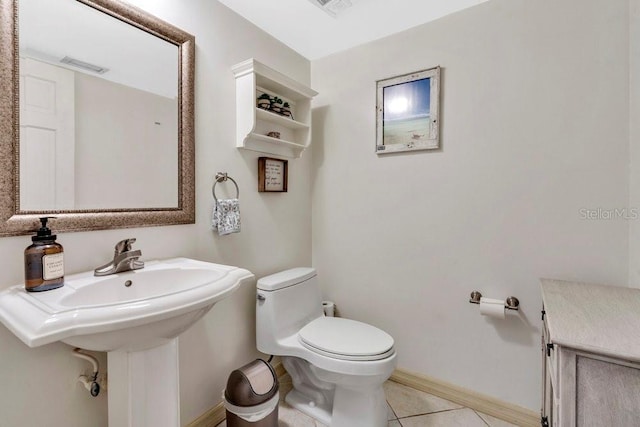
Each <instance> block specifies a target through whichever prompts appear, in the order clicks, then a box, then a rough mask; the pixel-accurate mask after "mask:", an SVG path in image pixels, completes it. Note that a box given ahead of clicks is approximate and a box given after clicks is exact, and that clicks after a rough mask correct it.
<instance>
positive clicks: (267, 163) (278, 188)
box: [258, 157, 289, 193]
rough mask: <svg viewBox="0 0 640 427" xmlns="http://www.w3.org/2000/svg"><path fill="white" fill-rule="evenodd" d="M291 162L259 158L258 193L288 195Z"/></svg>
mask: <svg viewBox="0 0 640 427" xmlns="http://www.w3.org/2000/svg"><path fill="white" fill-rule="evenodd" d="M288 168H289V161H288V160H281V159H272V158H271V157H259V158H258V191H259V192H261V193H264V192H274V193H286V192H287V179H288Z"/></svg>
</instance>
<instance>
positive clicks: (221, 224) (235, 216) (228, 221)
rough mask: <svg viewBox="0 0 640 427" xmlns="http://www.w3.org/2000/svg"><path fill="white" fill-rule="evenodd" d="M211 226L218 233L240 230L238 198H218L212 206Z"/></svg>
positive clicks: (237, 231)
mask: <svg viewBox="0 0 640 427" xmlns="http://www.w3.org/2000/svg"><path fill="white" fill-rule="evenodd" d="M211 227H212V228H213V229H214V230H216V229H217V230H218V234H219V235H221V236H224V235H225V234H231V233H239V232H240V202H239V201H238V199H219V200H218V201H217V202H216V205H215V206H214V208H213V218H212V220H211Z"/></svg>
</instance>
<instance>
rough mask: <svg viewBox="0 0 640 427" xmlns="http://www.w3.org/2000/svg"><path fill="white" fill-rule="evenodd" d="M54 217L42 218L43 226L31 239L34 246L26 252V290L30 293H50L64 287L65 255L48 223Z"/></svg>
mask: <svg viewBox="0 0 640 427" xmlns="http://www.w3.org/2000/svg"><path fill="white" fill-rule="evenodd" d="M49 219H55V217H53V216H45V217H42V218H40V222H41V223H42V226H41V227H40V229H39V230H38V232H37V234H36V235H35V236H33V237H31V240H32V241H33V244H31V246H29V247H27V249H25V250H24V288H25V289H26V290H27V291H29V292H39V291H48V290H51V289H56V288H59V287H61V286H62V285H64V253H63V249H62V245H61V244H59V243H57V242H56V237H57V236H56V235H55V234H53V235H52V234H51V230H50V229H49V228H48V227H47V221H49Z"/></svg>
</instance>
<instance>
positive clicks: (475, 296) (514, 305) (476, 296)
mask: <svg viewBox="0 0 640 427" xmlns="http://www.w3.org/2000/svg"><path fill="white" fill-rule="evenodd" d="M480 298H482V294H481V293H480V292H478V291H473V292H471V295H470V298H469V302H470V303H471V304H480ZM519 307H520V301H519V300H518V298H516V297H508V298H507V299H506V300H505V301H504V308H506V309H508V310H518V309H519Z"/></svg>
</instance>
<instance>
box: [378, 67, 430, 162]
mask: <svg viewBox="0 0 640 427" xmlns="http://www.w3.org/2000/svg"><path fill="white" fill-rule="evenodd" d="M439 99H440V67H435V68H430V69H428V70H423V71H418V72H415V73H410V74H404V75H402V76H397V77H392V78H390V79H385V80H378V81H377V103H376V114H377V120H376V122H377V133H376V153H378V154H386V153H397V152H400V151H415V150H434V149H438V148H440V136H439V132H438V127H439V124H440V121H439V119H438V116H439V111H438V109H439Z"/></svg>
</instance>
